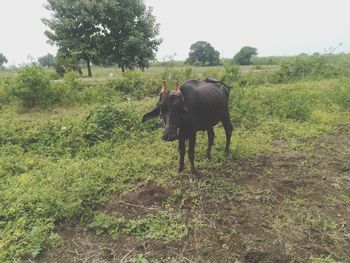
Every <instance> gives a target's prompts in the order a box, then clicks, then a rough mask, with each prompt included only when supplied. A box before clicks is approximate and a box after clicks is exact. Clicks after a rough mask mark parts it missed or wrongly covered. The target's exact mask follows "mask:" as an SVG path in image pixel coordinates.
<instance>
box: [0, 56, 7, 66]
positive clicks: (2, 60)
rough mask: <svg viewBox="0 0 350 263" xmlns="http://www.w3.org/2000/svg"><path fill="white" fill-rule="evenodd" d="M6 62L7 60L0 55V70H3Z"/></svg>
mask: <svg viewBox="0 0 350 263" xmlns="http://www.w3.org/2000/svg"><path fill="white" fill-rule="evenodd" d="M7 62H8V60H7V58H6V57H5V56H4V55H3V54H2V53H0V68H3V67H4V64H6V63H7Z"/></svg>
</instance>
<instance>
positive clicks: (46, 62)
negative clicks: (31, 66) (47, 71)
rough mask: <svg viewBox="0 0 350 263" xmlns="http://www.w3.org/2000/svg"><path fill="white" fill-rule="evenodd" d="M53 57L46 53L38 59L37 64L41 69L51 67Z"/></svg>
mask: <svg viewBox="0 0 350 263" xmlns="http://www.w3.org/2000/svg"><path fill="white" fill-rule="evenodd" d="M54 59H55V57H54V56H53V55H52V54H50V53H48V54H47V55H45V56H42V57H40V58H38V63H39V64H40V65H41V66H43V67H52V66H53V62H54Z"/></svg>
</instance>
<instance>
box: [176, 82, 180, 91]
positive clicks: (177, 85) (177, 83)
mask: <svg viewBox="0 0 350 263" xmlns="http://www.w3.org/2000/svg"><path fill="white" fill-rule="evenodd" d="M176 91H180V86H179V82H176Z"/></svg>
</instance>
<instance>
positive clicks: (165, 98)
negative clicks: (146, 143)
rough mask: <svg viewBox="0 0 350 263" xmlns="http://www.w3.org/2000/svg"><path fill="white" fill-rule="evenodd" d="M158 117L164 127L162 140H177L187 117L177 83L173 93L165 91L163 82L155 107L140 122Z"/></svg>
mask: <svg viewBox="0 0 350 263" xmlns="http://www.w3.org/2000/svg"><path fill="white" fill-rule="evenodd" d="M159 115H160V116H161V117H162V119H163V121H164V125H165V130H164V133H163V140H165V141H173V140H176V139H178V138H179V128H180V127H181V125H182V123H183V121H184V119H185V118H186V115H187V109H186V107H185V103H184V98H183V96H182V93H181V91H180V87H179V84H178V83H176V90H175V91H167V90H166V84H165V81H163V85H162V90H161V92H160V94H159V101H158V103H157V105H156V107H155V108H154V109H152V110H151V111H150V112H148V113H146V114H145V115H144V116H143V118H142V122H145V121H148V120H150V119H152V118H155V117H157V116H159Z"/></svg>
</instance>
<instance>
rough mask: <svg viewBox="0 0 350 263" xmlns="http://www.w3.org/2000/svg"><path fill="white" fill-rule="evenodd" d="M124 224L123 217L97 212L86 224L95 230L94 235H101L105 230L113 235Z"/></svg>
mask: <svg viewBox="0 0 350 263" xmlns="http://www.w3.org/2000/svg"><path fill="white" fill-rule="evenodd" d="M124 225H125V219H124V218H119V217H117V216H112V215H109V214H105V213H102V212H98V213H97V214H96V215H95V217H94V219H93V221H92V222H91V223H90V224H89V225H88V226H89V227H90V228H92V229H95V230H96V235H101V234H102V233H105V232H107V233H109V234H111V235H115V234H116V233H117V232H118V231H119V229H121V228H122V227H123V226H124Z"/></svg>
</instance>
